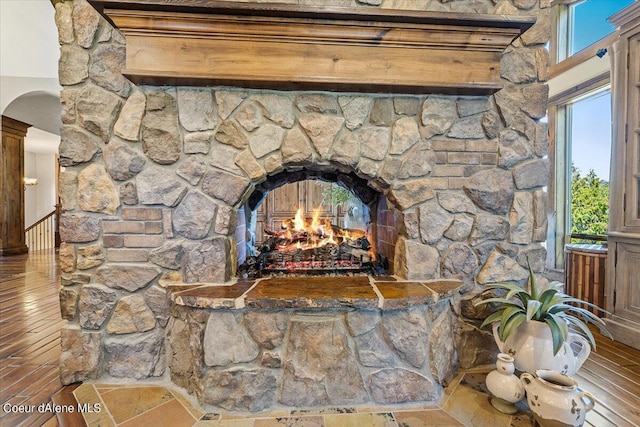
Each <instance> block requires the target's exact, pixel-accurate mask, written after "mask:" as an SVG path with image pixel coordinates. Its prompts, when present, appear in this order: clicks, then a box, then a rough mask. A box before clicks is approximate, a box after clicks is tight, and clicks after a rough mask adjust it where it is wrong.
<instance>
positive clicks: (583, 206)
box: [555, 85, 612, 266]
mask: <svg viewBox="0 0 640 427" xmlns="http://www.w3.org/2000/svg"><path fill="white" fill-rule="evenodd" d="M556 110H557V114H556V123H555V125H556V137H555V140H556V150H555V151H556V152H555V170H556V173H555V208H556V215H557V217H556V233H555V241H556V251H555V252H556V265H557V266H561V265H562V259H563V253H564V245H565V244H567V243H571V242H572V236H573V242H574V243H576V242H584V241H587V240H591V239H586V238H584V237H576V235H589V236H599V237H600V238H601V239H602V240H606V238H605V235H606V231H607V226H608V214H609V168H610V162H611V133H612V123H611V91H610V88H609V86H608V85H606V86H604V87H603V86H600V87H598V88H597V89H593V90H590V91H588V92H586V93H582V94H579V95H574V97H572V98H570V99H568V100H566V101H564V102H563V103H560V104H558V105H557V107H556Z"/></svg>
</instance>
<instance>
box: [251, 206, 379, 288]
mask: <svg viewBox="0 0 640 427" xmlns="http://www.w3.org/2000/svg"><path fill="white" fill-rule="evenodd" d="M321 213H322V208H316V209H314V211H313V216H312V218H311V219H309V218H305V217H304V215H303V209H302V208H298V210H297V212H296V215H295V217H294V218H290V219H287V220H285V221H282V223H281V226H280V229H279V230H270V229H269V228H265V229H264V233H265V235H266V236H267V237H266V238H265V239H264V240H263V242H262V244H261V245H259V247H258V255H257V256H256V257H252V258H250V260H249V261H248V262H247V263H245V264H244V266H243V267H242V268H241V273H242V274H243V275H246V276H248V277H261V276H262V275H264V274H270V275H274V274H305V275H328V274H334V275H349V274H372V275H373V274H378V273H381V272H384V271H385V268H384V267H383V263H379V262H377V261H376V259H377V257H376V255H375V253H374V251H373V246H372V244H371V239H370V238H369V233H368V232H367V230H363V229H354V228H343V227H340V226H339V225H336V224H332V223H331V221H330V220H329V218H321Z"/></svg>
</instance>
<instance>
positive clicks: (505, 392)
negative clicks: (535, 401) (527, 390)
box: [485, 353, 524, 414]
mask: <svg viewBox="0 0 640 427" xmlns="http://www.w3.org/2000/svg"><path fill="white" fill-rule="evenodd" d="M514 372H515V367H514V366H513V357H512V356H511V355H509V354H507V353H499V354H498V359H497V360H496V369H495V370H494V371H491V372H489V374H488V375H487V379H486V380H485V382H486V384H487V389H488V390H489V391H490V392H491V394H493V396H494V397H493V398H492V399H491V405H493V407H494V408H496V409H497V410H498V411H500V412H504V413H505V414H515V413H516V412H518V408H516V406H515V405H514V403H516V402H518V401H520V400H522V398H523V397H524V386H523V385H522V383H521V382H520V380H519V379H518V377H516V376H515V375H514V374H513V373H514Z"/></svg>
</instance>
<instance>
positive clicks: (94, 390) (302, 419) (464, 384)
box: [74, 369, 534, 427]
mask: <svg viewBox="0 0 640 427" xmlns="http://www.w3.org/2000/svg"><path fill="white" fill-rule="evenodd" d="M487 372H488V369H482V370H480V369H478V370H473V371H467V372H464V373H460V374H458V376H457V377H456V378H455V379H454V381H452V383H451V384H450V385H449V386H448V387H447V389H446V390H445V395H444V397H443V399H442V401H441V402H440V404H439V405H433V406H404V407H399V406H395V407H368V408H362V407H358V408H328V409H322V410H295V411H288V410H276V411H271V412H265V413H257V414H249V415H236V414H224V413H223V414H217V413H215V414H214V413H205V412H203V411H202V410H200V409H198V408H197V407H196V406H195V405H193V404H192V403H191V399H187V398H185V397H184V395H183V394H182V392H180V391H178V390H177V389H169V388H165V387H162V386H157V385H140V384H136V385H111V384H83V385H81V386H79V387H78V388H77V389H76V390H75V391H74V396H75V398H76V400H77V401H78V403H79V404H89V405H93V404H95V403H100V406H101V410H100V412H84V413H83V414H82V415H83V417H84V419H85V421H86V423H87V425H89V426H96V425H99V426H126V427H129V426H159V427H161V426H172V427H183V426H184V427H191V426H198V427H208V426H221V427H222V426H224V427H276V426H287V427H322V426H326V427H351V426H353V427H359V426H371V427H417V426H443V427H444V426H447V427H448V426H491V427H509V426H513V427H531V426H533V425H534V424H533V417H532V416H531V414H530V413H529V412H528V409H527V407H526V404H525V403H522V405H523V406H522V407H521V410H520V412H519V413H518V414H516V415H515V416H510V415H504V414H502V413H499V412H498V411H496V410H495V409H493V407H492V406H491V405H490V404H489V394H488V392H487V390H486V387H485V385H484V379H485V377H486V374H487Z"/></svg>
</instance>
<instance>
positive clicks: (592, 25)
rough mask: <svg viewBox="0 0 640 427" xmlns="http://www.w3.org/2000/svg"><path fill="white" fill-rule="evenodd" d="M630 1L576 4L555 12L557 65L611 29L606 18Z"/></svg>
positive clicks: (595, 0)
mask: <svg viewBox="0 0 640 427" xmlns="http://www.w3.org/2000/svg"><path fill="white" fill-rule="evenodd" d="M633 1H634V0H576V1H573V2H571V3H569V4H566V5H565V4H563V5H561V7H560V10H559V15H558V16H559V22H558V25H559V32H558V35H559V36H558V45H557V52H558V55H557V56H558V57H557V60H558V62H560V61H563V60H565V59H567V58H568V57H570V56H572V55H574V54H576V53H577V52H580V51H581V50H583V49H585V48H586V47H588V46H590V45H592V44H594V43H596V42H597V41H598V40H601V39H602V38H604V37H606V36H607V35H609V34H611V33H612V32H613V31H614V30H615V29H614V28H613V26H612V25H611V24H610V23H609V22H608V21H607V18H608V17H609V16H611V15H613V14H614V13H616V12H618V11H619V10H621V9H622V8H624V7H626V6H628V5H629V4H631V3H633Z"/></svg>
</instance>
